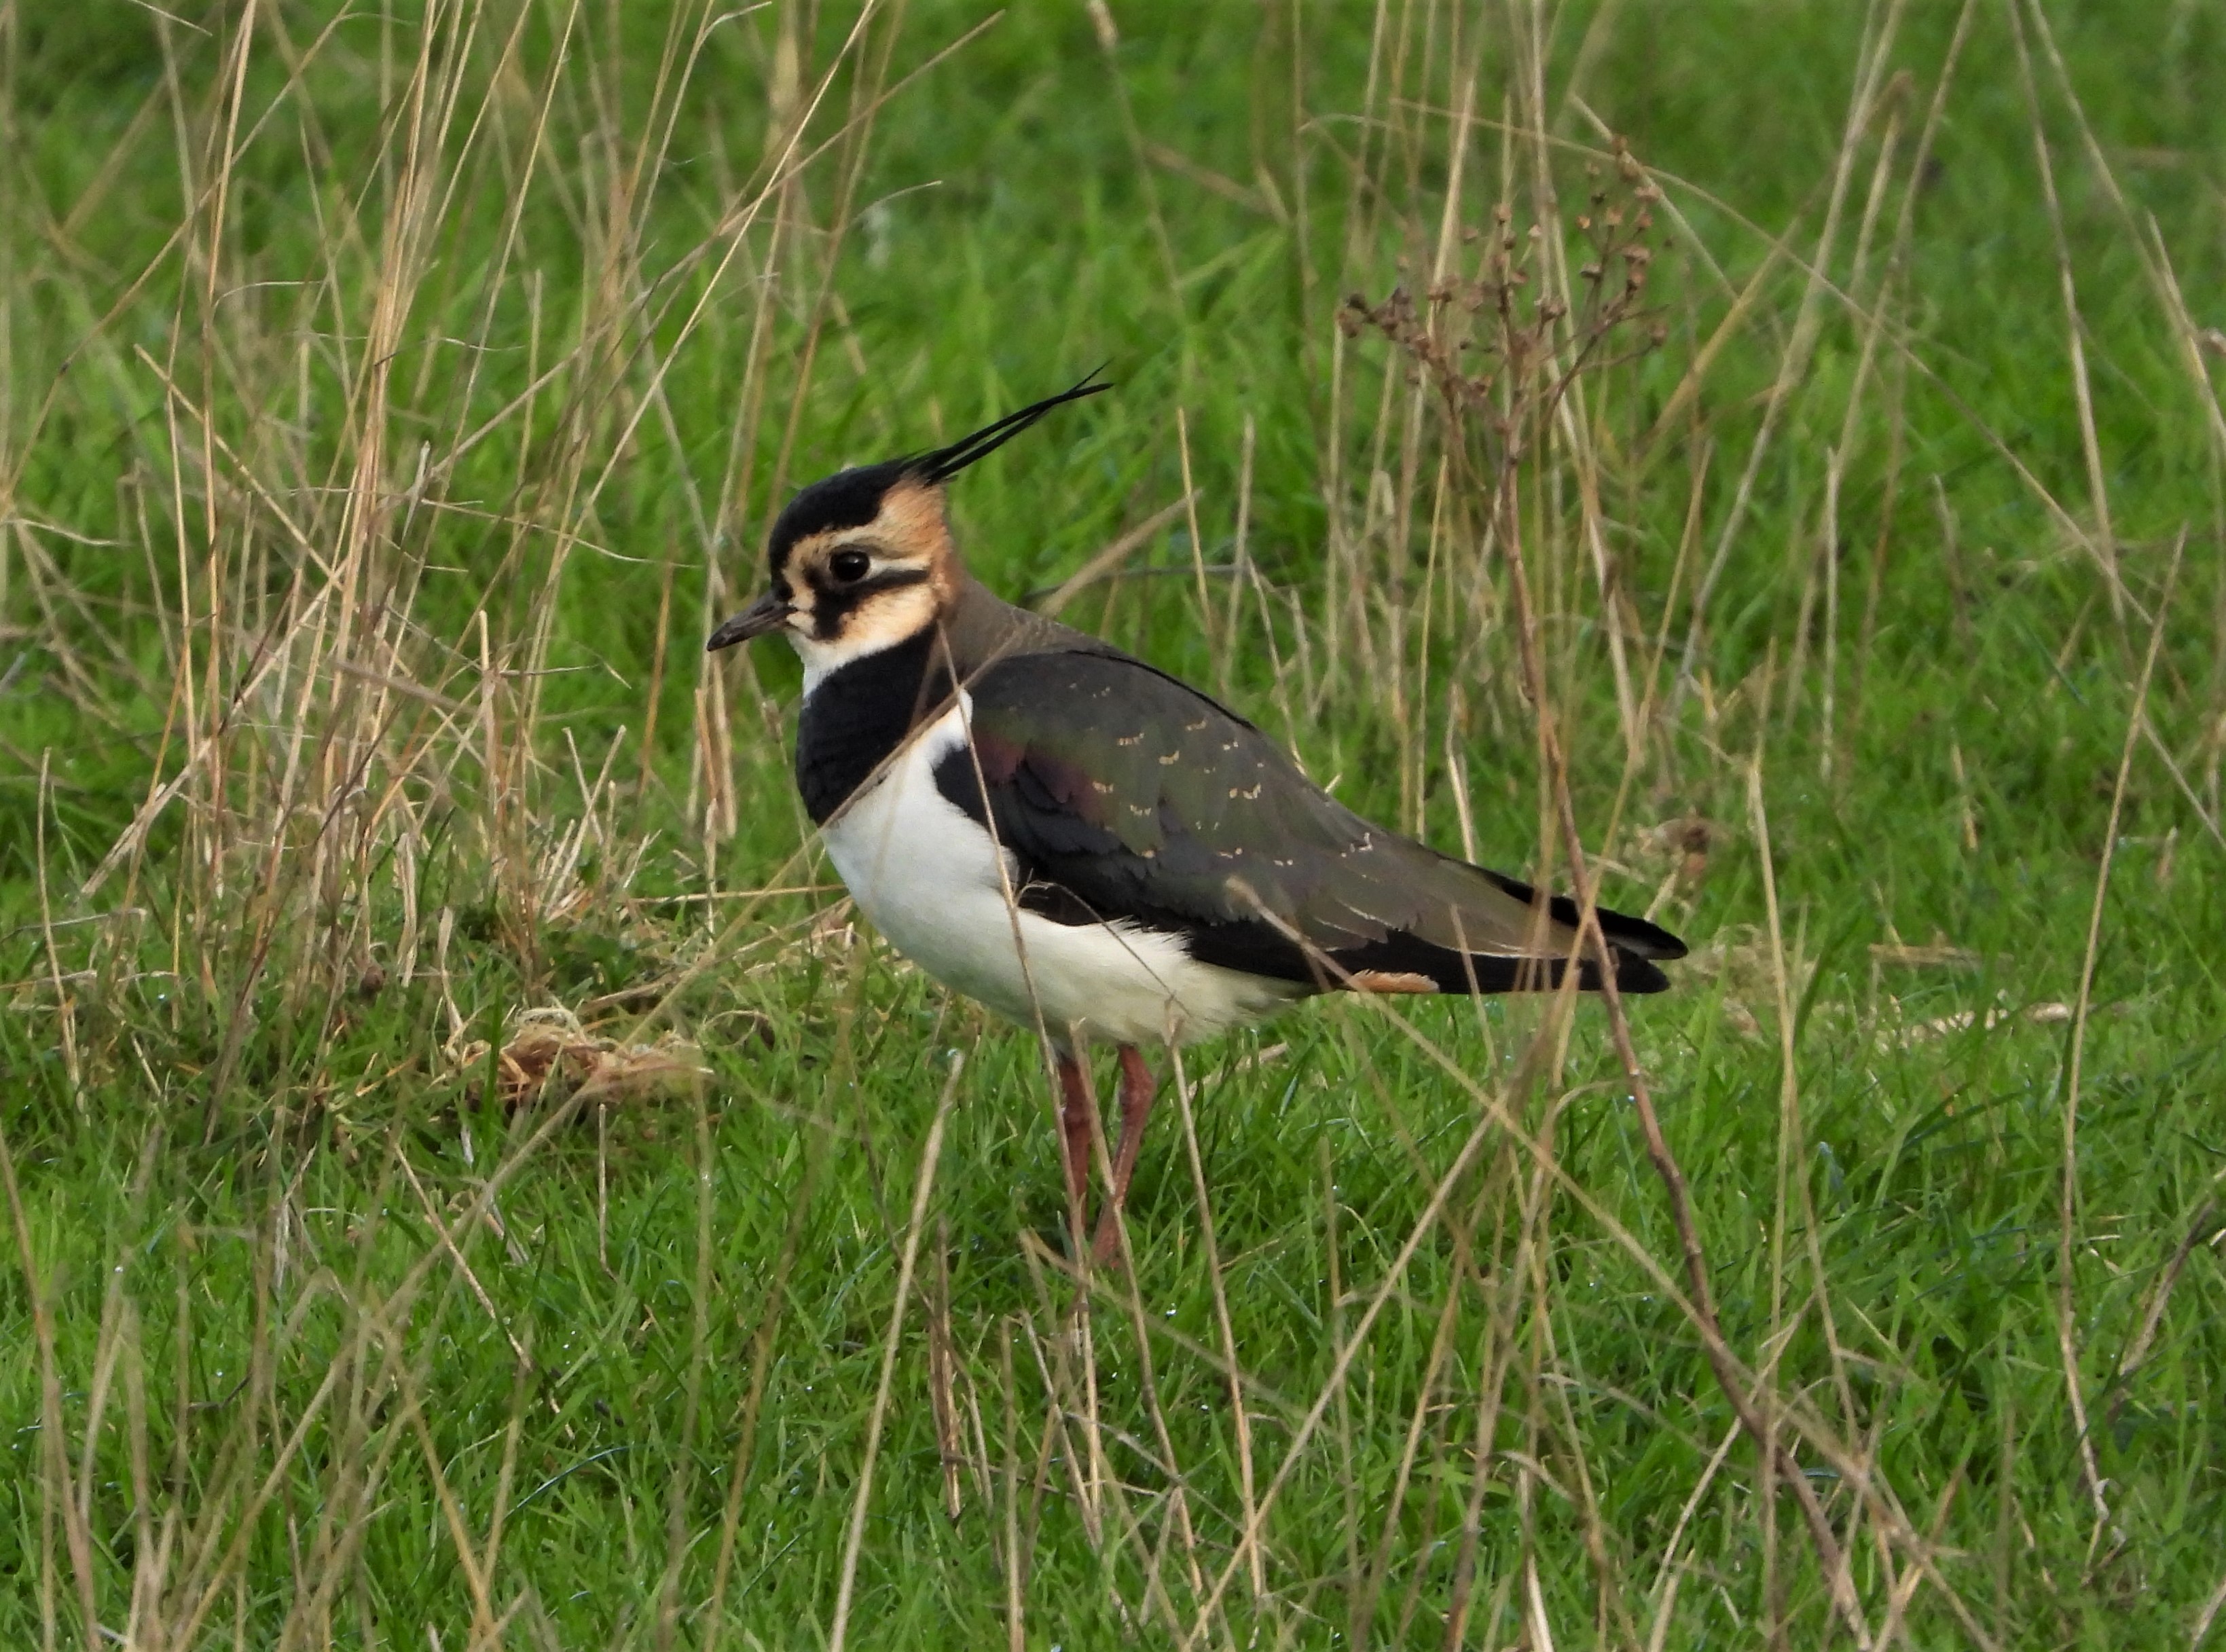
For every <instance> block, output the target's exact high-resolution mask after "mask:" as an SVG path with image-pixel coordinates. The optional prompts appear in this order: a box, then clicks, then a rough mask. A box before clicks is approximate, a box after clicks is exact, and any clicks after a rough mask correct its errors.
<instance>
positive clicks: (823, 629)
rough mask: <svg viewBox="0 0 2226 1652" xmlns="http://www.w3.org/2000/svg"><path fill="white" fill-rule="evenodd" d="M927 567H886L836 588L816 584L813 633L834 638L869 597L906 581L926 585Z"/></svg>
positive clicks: (826, 639) (823, 638)
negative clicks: (829, 588) (870, 576)
mask: <svg viewBox="0 0 2226 1652" xmlns="http://www.w3.org/2000/svg"><path fill="white" fill-rule="evenodd" d="M927 581H928V571H927V569H924V568H891V569H884V570H882V571H881V573H879V574H876V575H874V576H873V578H871V579H865V580H859V581H855V583H853V584H849V585H843V586H839V587H837V588H836V589H834V590H831V591H830V590H828V589H826V588H824V587H820V586H816V585H815V586H814V587H813V600H812V604H811V634H812V635H813V636H815V637H817V639H819V640H820V641H821V642H823V643H824V642H832V641H834V639H835V638H836V635H837V634H838V633H840V632H841V631H842V629H843V621H844V620H845V619H849V616H850V615H851V614H852V613H854V612H855V611H856V610H857V608H858V607H860V606H861V605H862V604H863V603H864V602H865V601H866V600H868V598H870V597H874V596H876V595H878V594H880V593H881V592H883V591H899V590H902V589H903V588H905V587H906V586H907V585H925V584H926V583H927Z"/></svg>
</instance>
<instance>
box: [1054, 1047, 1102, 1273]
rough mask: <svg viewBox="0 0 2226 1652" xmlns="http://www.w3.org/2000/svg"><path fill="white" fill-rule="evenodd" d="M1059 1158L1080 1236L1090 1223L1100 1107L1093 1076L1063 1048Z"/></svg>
mask: <svg viewBox="0 0 2226 1652" xmlns="http://www.w3.org/2000/svg"><path fill="white" fill-rule="evenodd" d="M1096 1114H1097V1109H1096V1108H1095V1107H1094V1106H1093V1105H1092V1104H1091V1099H1090V1075H1089V1074H1087V1073H1085V1072H1084V1071H1082V1067H1081V1064H1079V1063H1078V1062H1077V1061H1076V1060H1075V1058H1073V1057H1072V1056H1071V1055H1069V1054H1067V1053H1066V1052H1065V1051H1064V1050H1062V1051H1060V1052H1059V1158H1060V1159H1061V1160H1062V1161H1064V1163H1065V1168H1066V1198H1067V1204H1068V1215H1069V1217H1071V1219H1072V1222H1073V1223H1074V1231H1075V1233H1076V1234H1077V1235H1078V1236H1079V1235H1080V1234H1081V1233H1082V1232H1083V1231H1084V1229H1086V1228H1087V1227H1088V1226H1089V1223H1090V1141H1091V1137H1092V1136H1093V1135H1095V1134H1097V1132H1096V1130H1095V1128H1093V1126H1094V1125H1095V1123H1096V1116H1095V1115H1096Z"/></svg>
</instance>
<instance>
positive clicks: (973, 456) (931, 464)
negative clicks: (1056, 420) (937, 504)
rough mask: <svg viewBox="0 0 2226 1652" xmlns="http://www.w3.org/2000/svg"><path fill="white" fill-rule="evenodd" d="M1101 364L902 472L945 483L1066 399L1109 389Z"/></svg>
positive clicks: (908, 464) (912, 462)
mask: <svg viewBox="0 0 2226 1652" xmlns="http://www.w3.org/2000/svg"><path fill="white" fill-rule="evenodd" d="M1104 371H1105V370H1104V369H1103V367H1100V368H1098V369H1097V371H1096V372H1092V373H1091V374H1090V375H1088V377H1086V378H1084V379H1083V381H1082V382H1081V383H1080V384H1077V385H1075V386H1074V387H1073V388H1072V389H1071V390H1063V391H1059V394H1058V395H1056V396H1046V397H1044V398H1043V400H1041V401H1040V402H1031V403H1029V404H1028V405H1027V406H1026V407H1024V408H1022V409H1021V410H1020V411H1018V412H1017V413H1008V414H1006V415H1005V416H1004V417H1003V418H1002V419H999V420H998V421H997V422H996V423H994V424H985V425H983V427H982V428H981V429H978V430H976V432H974V434H973V435H970V436H961V437H960V438H959V439H958V440H957V441H956V442H952V443H951V445H950V446H949V447H947V448H937V449H936V450H935V451H934V452H933V453H924V454H919V456H918V457H917V458H914V459H909V460H906V461H903V463H904V469H905V473H906V475H909V476H917V477H919V479H920V480H923V481H929V482H947V481H949V480H951V478H952V477H953V476H956V475H957V473H959V472H960V471H962V470H964V469H965V468H966V467H967V466H969V465H970V464H972V463H974V462H975V461H976V460H979V459H986V458H988V457H989V455H990V454H993V453H995V452H996V451H997V449H998V448H1002V447H1003V446H1004V445H1005V444H1006V443H1007V442H1010V441H1011V440H1012V439H1013V438H1014V436H1016V435H1020V433H1021V431H1023V430H1025V429H1027V428H1028V427H1029V426H1030V425H1032V424H1033V423H1035V422H1036V421H1037V420H1038V419H1040V418H1041V417H1043V416H1044V415H1045V414H1046V413H1048V412H1050V411H1051V410H1053V408H1055V407H1064V406H1065V405H1066V404H1067V403H1069V402H1078V401H1080V400H1081V399H1082V398H1083V397H1085V396H1095V395H1097V393H1098V392H1099V391H1107V390H1110V389H1112V388H1113V386H1112V385H1110V384H1104V383H1103V382H1101V381H1099V380H1098V378H1097V374H1098V373H1102V372H1104Z"/></svg>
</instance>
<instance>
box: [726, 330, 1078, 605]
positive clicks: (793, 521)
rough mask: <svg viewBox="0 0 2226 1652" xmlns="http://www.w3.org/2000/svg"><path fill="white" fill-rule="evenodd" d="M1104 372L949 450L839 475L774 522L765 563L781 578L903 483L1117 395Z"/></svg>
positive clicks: (815, 486) (953, 467) (873, 512)
mask: <svg viewBox="0 0 2226 1652" xmlns="http://www.w3.org/2000/svg"><path fill="white" fill-rule="evenodd" d="M1104 371H1105V370H1104V369H1103V367H1100V368H1098V369H1097V372H1092V373H1091V374H1090V375H1089V376H1088V377H1087V378H1084V379H1083V381H1082V382H1081V383H1080V384H1076V385H1075V386H1073V388H1072V389H1070V390H1063V391H1059V394H1058V395H1056V396H1046V397H1044V398H1043V400H1041V401H1040V402H1031V403H1029V404H1028V405H1027V406H1026V407H1024V408H1021V410H1019V411H1018V412H1015V413H1008V414H1006V415H1005V416H1004V417H1003V418H1002V419H999V420H998V421H997V422H996V423H994V424H985V425H983V427H982V428H981V429H979V430H976V431H975V432H974V434H973V435H967V436H961V437H960V438H959V439H958V440H957V441H956V442H952V443H951V445H950V446H949V447H947V448H936V449H934V450H933V451H932V452H930V453H924V454H913V455H912V456H910V457H909V458H904V459H890V460H885V461H883V462H881V464H878V465H859V466H856V467H853V468H851V469H849V470H843V471H837V472H836V473H835V474H834V475H832V476H827V477H823V478H822V479H821V480H818V481H816V482H814V483H812V484H811V486H809V487H806V488H803V489H801V490H799V491H798V492H797V494H796V496H795V497H794V498H793V499H790V500H789V502H788V503H787V505H785V506H784V507H783V508H782V510H781V513H780V515H779V517H778V518H775V519H774V522H773V532H772V534H771V535H770V536H769V537H768V538H767V540H766V561H767V562H768V563H769V564H770V565H771V567H772V569H773V575H774V576H775V577H776V578H778V577H779V574H780V570H781V568H782V566H783V565H784V564H785V563H786V562H787V561H788V553H789V550H790V549H791V548H792V546H794V545H795V543H796V542H797V541H798V540H799V539H808V538H810V537H811V536H812V535H813V534H816V533H826V532H829V531H836V530H840V529H843V528H862V527H864V526H865V525H866V524H868V523H869V522H871V521H872V520H873V519H874V517H875V516H877V515H879V514H880V512H881V497H882V495H884V494H886V493H887V492H888V491H889V489H891V488H892V487H894V486H896V485H897V484H898V483H899V482H901V481H907V480H909V481H919V482H927V483H931V484H932V485H935V486H941V485H942V484H943V483H944V482H947V481H949V480H951V478H952V477H953V476H956V475H957V473H959V472H960V471H962V470H964V469H965V468H966V467H967V466H969V465H970V464H972V463H974V462H975V461H976V460H978V459H985V458H987V457H988V456H989V454H993V453H995V451H996V450H997V449H998V448H1002V447H1003V446H1004V445H1005V444H1006V443H1007V442H1010V441H1011V440H1012V439H1013V438H1014V436H1016V435H1020V433H1021V431H1023V430H1025V429H1027V428H1028V427H1029V426H1030V425H1032V424H1033V423H1035V422H1036V421H1037V420H1039V419H1040V418H1042V417H1043V416H1044V415H1045V414H1046V413H1048V412H1050V411H1051V410H1053V408H1056V407H1064V406H1065V404H1066V403H1069V402H1078V401H1080V400H1081V399H1082V398H1083V397H1085V396H1095V395H1097V393H1098V392H1099V391H1107V390H1110V389H1112V388H1113V386H1112V385H1110V384H1106V383H1104V382H1103V381H1102V380H1100V379H1099V378H1098V377H1097V374H1098V373H1101V372H1104Z"/></svg>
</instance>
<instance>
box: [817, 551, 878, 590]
mask: <svg viewBox="0 0 2226 1652" xmlns="http://www.w3.org/2000/svg"><path fill="white" fill-rule="evenodd" d="M873 565H874V559H873V558H872V557H871V556H868V555H867V554H866V553H865V552H864V551H862V550H848V549H846V550H838V551H836V553H835V554H834V555H833V556H830V557H829V558H828V559H827V571H828V572H829V573H830V574H832V575H834V576H835V577H836V579H838V580H840V581H843V584H845V585H849V584H853V583H855V581H859V580H862V579H863V578H865V577H866V574H867V571H868V569H871V568H872V567H873Z"/></svg>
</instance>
